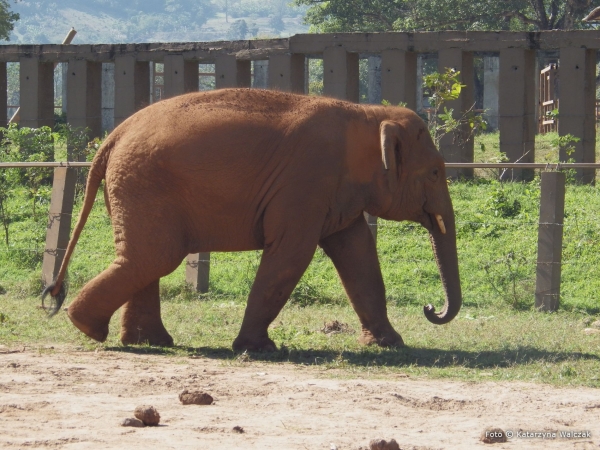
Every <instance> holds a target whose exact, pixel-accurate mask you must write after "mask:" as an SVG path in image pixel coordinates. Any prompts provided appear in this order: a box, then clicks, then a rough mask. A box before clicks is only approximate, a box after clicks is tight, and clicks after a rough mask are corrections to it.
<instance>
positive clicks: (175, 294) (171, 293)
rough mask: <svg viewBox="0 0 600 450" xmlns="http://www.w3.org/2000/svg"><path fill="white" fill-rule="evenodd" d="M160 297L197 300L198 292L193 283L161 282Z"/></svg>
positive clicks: (162, 298)
mask: <svg viewBox="0 0 600 450" xmlns="http://www.w3.org/2000/svg"><path fill="white" fill-rule="evenodd" d="M160 298H161V300H174V299H180V300H196V299H197V298H198V293H197V292H196V290H195V289H194V288H193V286H192V285H191V284H189V283H186V282H180V283H174V284H173V283H161V284H160Z"/></svg>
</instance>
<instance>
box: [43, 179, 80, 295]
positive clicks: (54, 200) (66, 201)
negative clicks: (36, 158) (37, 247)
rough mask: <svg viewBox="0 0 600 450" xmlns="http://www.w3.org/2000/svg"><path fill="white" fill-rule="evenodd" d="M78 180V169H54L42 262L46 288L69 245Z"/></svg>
mask: <svg viewBox="0 0 600 450" xmlns="http://www.w3.org/2000/svg"><path fill="white" fill-rule="evenodd" d="M76 179H77V171H76V169H72V168H66V167H57V168H56V169H54V181H53V183H52V197H51V199H50V209H49V212H48V227H47V230H46V249H45V250H44V259H43V262H42V282H43V284H44V286H47V285H49V284H50V283H52V281H54V279H55V278H56V275H57V274H58V270H59V269H60V265H61V263H62V260H63V258H64V256H65V250H66V249H67V244H68V243H69V236H70V233H71V215H72V213H73V204H74V200H75V181H76Z"/></svg>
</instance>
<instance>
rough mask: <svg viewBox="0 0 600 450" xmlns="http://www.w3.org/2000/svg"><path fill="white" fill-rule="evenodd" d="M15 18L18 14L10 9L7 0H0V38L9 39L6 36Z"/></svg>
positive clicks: (16, 18)
mask: <svg viewBox="0 0 600 450" xmlns="http://www.w3.org/2000/svg"><path fill="white" fill-rule="evenodd" d="M17 20H19V15H18V14H16V13H14V12H12V11H11V10H10V6H9V4H8V0H0V39H4V40H7V41H8V40H9V39H8V36H9V35H10V32H11V31H12V30H13V28H14V23H15V22H16V21H17Z"/></svg>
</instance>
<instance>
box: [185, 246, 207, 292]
mask: <svg viewBox="0 0 600 450" xmlns="http://www.w3.org/2000/svg"><path fill="white" fill-rule="evenodd" d="M209 275H210V253H208V252H207V253H194V254H191V255H188V256H187V259H186V261H185V281H186V282H187V283H189V284H191V285H192V287H193V288H194V289H195V290H196V291H197V292H202V293H206V292H208V280H209V278H210V277H209Z"/></svg>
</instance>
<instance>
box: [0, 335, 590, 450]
mask: <svg viewBox="0 0 600 450" xmlns="http://www.w3.org/2000/svg"><path fill="white" fill-rule="evenodd" d="M332 375H336V374H334V373H333V372H332V371H327V370H324V369H323V368H318V367H299V366H294V365H291V364H273V363H257V362H246V363H235V364H233V365H232V364H230V363H227V362H226V361H223V360H214V359H205V358H198V359H194V358H187V357H173V356H161V355H140V354H132V353H123V352H110V351H100V352H96V353H93V352H80V351H74V350H69V349H65V348H56V349H54V350H50V349H48V350H46V351H41V352H40V351H39V350H33V349H27V348H25V349H10V348H7V347H2V346H0V447H2V448H45V447H51V448H68V449H87V448H93V449H98V448H103V449H104V448H128V449H135V448H140V449H142V448H143V449H148V448H160V449H168V448H174V449H185V448H193V449H198V448H224V449H225V448H226V449H279V450H281V449H311V450H312V449H326V450H331V449H338V450H342V449H354V450H358V449H361V448H362V449H367V448H369V442H370V441H371V440H372V439H376V438H383V439H388V440H389V439H391V438H394V439H395V440H396V441H397V442H398V444H400V447H401V448H402V449H440V448H442V449H464V448H477V447H479V448H485V447H491V448H499V449H509V448H510V449H517V448H518V449H523V448H536V449H537V448H539V449H542V448H543V449H554V448H556V449H559V448H560V449H565V448H574V449H592V448H594V449H598V448H600V420H599V419H600V391H599V390H596V389H589V388H576V389H572V388H571V389H562V388H554V387H549V386H546V385H535V384H525V383H494V382H485V383H466V382H456V381H443V380H427V379H413V378H411V377H407V376H406V375H404V374H402V373H398V374H397V375H391V376H388V377H387V378H386V379H384V380H381V379H373V378H350V379H349V378H347V377H346V378H344V377H341V376H339V374H337V376H332ZM184 389H188V390H202V391H204V392H207V393H209V394H211V395H212V396H213V397H214V403H213V404H212V405H210V406H199V405H185V406H184V405H182V404H181V403H180V402H179V399H178V394H179V393H180V392H181V391H183V390H184ZM142 404H148V405H153V406H154V407H155V408H156V409H157V410H158V411H159V413H160V416H161V422H160V425H159V426H158V427H146V428H127V427H122V426H120V423H121V421H122V420H123V419H125V418H127V417H133V411H134V409H135V407H136V406H138V405H142ZM490 426H493V427H500V428H502V429H504V430H511V431H512V432H513V433H514V435H513V438H512V439H510V440H509V441H508V442H507V443H499V444H483V443H481V442H480V441H479V437H480V434H481V432H482V431H483V430H484V429H485V428H486V427H490ZM234 427H241V430H240V429H238V431H235V430H234ZM527 431H528V432H544V431H546V432H556V433H557V434H558V433H559V432H561V431H562V432H579V431H584V432H587V431H589V432H591V437H585V438H571V439H565V438H560V437H558V436H557V437H556V438H555V439H543V438H540V437H533V438H526V437H519V435H518V433H521V435H522V434H523V432H527Z"/></svg>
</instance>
